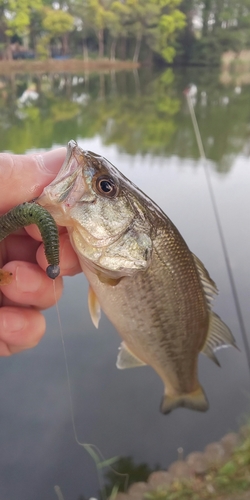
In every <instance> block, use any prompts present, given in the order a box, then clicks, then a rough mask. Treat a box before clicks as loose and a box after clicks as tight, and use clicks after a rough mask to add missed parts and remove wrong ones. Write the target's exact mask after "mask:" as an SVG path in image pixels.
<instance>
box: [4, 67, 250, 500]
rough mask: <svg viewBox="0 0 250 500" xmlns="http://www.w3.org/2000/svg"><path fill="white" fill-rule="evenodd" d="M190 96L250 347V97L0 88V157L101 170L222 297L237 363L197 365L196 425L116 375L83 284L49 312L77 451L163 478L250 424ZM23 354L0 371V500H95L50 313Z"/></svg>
mask: <svg viewBox="0 0 250 500" xmlns="http://www.w3.org/2000/svg"><path fill="white" fill-rule="evenodd" d="M189 83H193V84H195V85H196V86H197V95H196V97H195V98H194V107H195V111H196V114H197V120H198V122H199V126H200V130H201V136H202V140H203V143H204V147H205V151H206V155H207V157H208V162H207V167H208V172H209V179H210V181H211V185H212V190H213V194H214V197H215V200H216V204H217V207H218V212H219V217H220V221H221V225H222V228H223V233H224V238H225V242H226V246H227V252H228V255H229V259H230V265H231V269H232V272H233V276H234V280H235V284H236V288H237V292H238V296H239V302H240V306H241V310H242V314H243V318H244V322H245V325H246V331H247V335H248V342H250V307H249V297H250V293H249V289H250V285H249V283H250V276H249V261H250V237H249V227H250V225H249V222H250V216H249V214H250V197H249V191H250V168H249V153H250V98H249V95H250V94H249V92H250V86H245V87H239V86H235V85H233V84H231V85H230V86H228V87H224V86H223V85H222V84H221V83H220V81H219V76H218V74H217V72H213V71H211V70H206V71H205V70H195V71H194V70H192V71H191V70H188V71H185V72H181V71H176V72H173V71H172V70H171V69H168V70H166V71H165V72H163V73H158V74H154V73H151V72H150V71H149V70H147V71H145V70H144V71H141V72H139V73H137V72H134V73H128V72H126V73H125V72H122V73H117V74H116V73H111V74H104V73H102V74H100V75H98V74H94V75H89V74H82V75H60V74H56V75H39V76H34V75H25V76H22V75H17V76H15V77H14V76H12V77H11V78H7V77H6V78H4V77H0V106H1V114H0V129H1V133H0V149H1V151H12V152H16V153H25V152H30V151H34V150H35V151H39V150H46V149H50V148H54V147H57V146H59V145H66V143H67V142H68V140H70V139H76V140H77V141H78V143H79V145H80V146H81V147H83V148H84V149H90V150H92V151H94V152H96V153H98V154H101V155H103V156H105V157H106V158H108V159H109V160H110V161H111V162H112V163H113V164H114V165H115V166H116V167H118V168H119V170H121V172H123V173H124V174H125V175H126V176H127V177H129V178H130V179H131V180H132V181H133V182H134V183H135V184H137V185H138V186H139V187H140V188H141V189H142V190H143V191H144V192H145V193H146V194H148V195H149V196H150V197H151V198H153V199H154V200H155V201H156V203H157V204H158V205H159V206H160V207H161V208H162V209H163V210H164V211H165V212H166V213H167V215H168V216H169V217H170V218H171V220H172V221H173V222H174V223H175V224H176V226H177V227H178V229H179V230H180V232H181V233H182V235H183V236H184V238H185V240H186V242H187V243H188V245H189V247H190V249H191V250H192V251H193V252H194V253H195V254H196V255H197V256H198V257H199V258H200V259H201V260H202V261H203V263H204V264H205V266H206V268H207V269H208V270H209V273H210V275H211V277H212V278H213V279H214V280H215V282H216V283H217V286H218V288H219V291H220V294H219V296H218V297H217V298H216V300H215V302H214V310H215V311H216V312H217V313H218V314H219V315H220V316H221V318H222V319H223V320H224V321H225V322H226V323H227V324H228V326H229V327H230V328H231V330H232V332H233V334H234V336H235V338H236V341H237V345H238V346H239V348H240V352H239V351H237V350H236V349H232V348H229V349H223V350H221V351H219V352H218V353H217V356H218V358H219V361H220V363H221V366H222V368H221V369H220V368H218V367H217V366H215V365H214V364H213V363H212V362H211V361H210V360H208V359H207V358H206V357H205V356H200V359H199V378H200V381H201V384H202V385H203V387H204V389H205V391H206V394H207V396H208V399H209V402H210V409H209V411H208V412H207V413H205V414H200V413H197V412H192V411H190V410H186V409H177V410H175V411H174V412H172V413H171V414H170V415H168V416H163V415H161V414H160V412H159V405H160V400H161V397H162V391H163V387H162V382H161V380H160V379H159V377H158V376H157V375H156V374H155V373H154V371H153V370H152V369H151V368H150V367H143V368H138V369H134V370H124V371H119V370H117V369H116V367H115V362H116V357H117V351H118V347H119V344H120V339H119V336H118V334H117V333H116V331H115V330H114V328H113V326H112V325H111V324H110V323H109V321H108V320H107V319H106V318H105V317H104V315H103V316H102V319H101V322H100V326H99V330H96V329H95V328H94V326H93V325H92V322H91V319H90V316H89V312H88V308H87V288H88V287H87V283H86V279H85V278H84V276H83V275H79V276H76V277H74V278H67V279H65V290H64V294H63V298H62V299H61V301H60V302H59V310H60V316H61V321H62V325H63V334H64V339H65V347H66V352H67V359H68V365H69V372H70V383H71V390H72V401H73V408H74V410H73V411H74V416H75V425H76V430H77V435H78V438H79V440H80V441H81V442H83V443H92V444H94V445H96V446H97V447H98V448H99V449H100V451H101V453H102V454H103V456H104V457H105V459H108V458H112V457H127V456H131V457H133V460H134V462H135V464H139V463H141V462H144V463H145V462H146V463H147V464H148V465H149V466H150V467H152V468H153V467H154V466H155V465H156V464H158V465H160V466H161V467H162V468H166V467H167V466H168V465H169V464H170V463H171V462H172V461H174V460H176V459H177V456H178V451H177V450H178V448H180V447H182V448H183V450H184V455H187V454H188V453H189V452H191V451H195V450H202V449H203V448H204V447H205V446H206V444H208V443H209V442H211V441H215V440H218V439H220V438H221V437H222V436H223V435H224V434H225V433H226V432H228V431H234V430H237V429H238V427H239V426H240V424H241V423H242V422H243V421H244V418H245V416H246V415H248V414H249V412H250V391H249V378H250V374H249V367H248V363H247V358H246V354H245V349H244V342H243V339H242V332H241V329H240V326H239V320H238V317H237V313H236V308H235V303H234V298H233V294H232V290H231V286H230V281H229V277H228V272H227V268H226V264H225V256H224V254H223V251H222V246H221V241H220V237H219V232H218V227H217V225H216V221H215V216H214V211H213V207H212V202H211V197H210V193H209V189H208V182H207V178H206V175H205V168H204V162H203V161H202V160H201V159H199V153H198V150H197V145H196V140H195V136H194V132H193V128H192V124H191V119H190V115H189V112H188V107H187V103H186V101H185V97H184V95H183V90H184V89H185V88H186V86H187V85H188V84H189ZM45 316H46V319H47V332H46V335H45V337H44V338H43V340H42V341H41V343H40V344H39V345H38V346H37V347H36V348H35V349H32V350H30V351H27V352H24V353H21V354H18V355H16V356H12V357H11V358H8V359H5V358H2V359H1V360H0V375H1V376H0V401H1V409H0V422H1V425H0V450H1V453H0V499H1V500H2V499H3V500H4V499H8V500H17V498H18V499H20V500H34V498H35V499H36V500H45V499H46V500H57V498H58V497H57V494H56V492H55V490H54V486H55V485H59V487H60V489H61V492H62V494H63V498H64V500H80V499H83V498H89V497H90V496H95V495H97V492H98V490H100V488H101V486H102V485H100V484H99V483H98V474H97V469H96V466H95V463H94V460H93V458H92V457H91V456H90V455H89V453H88V452H87V451H86V449H84V448H83V447H80V446H78V445H77V443H76V442H75V440H74V434H73V427H72V421H71V410H70V398H69V392H68V383H67V375H66V368H65V361H64V356H63V350H62V343H61V338H60V328H59V324H58V318H57V312H56V310H55V308H52V309H50V310H48V311H47V312H45Z"/></svg>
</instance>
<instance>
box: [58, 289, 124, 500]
mask: <svg viewBox="0 0 250 500" xmlns="http://www.w3.org/2000/svg"><path fill="white" fill-rule="evenodd" d="M53 290H54V297H55V307H56V312H57V319H58V324H59V332H60V338H61V343H62V349H63V357H64V362H65V368H66V379H67V386H68V395H69V406H70V417H71V423H72V429H73V435H74V439H75V442H76V444H77V445H78V446H81V447H82V448H84V449H85V450H86V451H87V452H88V454H89V455H90V456H91V458H92V459H93V460H94V462H95V465H96V470H97V477H98V484H99V487H100V489H101V490H102V498H103V500H107V496H106V492H105V485H104V478H103V473H102V470H103V468H104V467H109V468H110V469H111V470H112V471H113V472H114V473H115V474H116V475H117V476H123V477H125V483H126V480H127V476H128V475H127V474H122V473H120V472H117V471H116V470H115V469H113V467H111V464H112V463H114V462H116V461H117V459H118V457H113V458H110V459H105V457H104V456H103V454H102V453H101V451H100V450H99V448H98V447H97V446H96V445H95V444H91V443H83V442H81V441H80V439H79V438H78V434H77V430H76V423H75V413H74V405H73V399H72V387H71V381H70V371H69V363H68V358H67V352H66V347H65V340H64V335H63V328H62V322H61V317H60V312H59V306H58V302H57V298H56V284H55V280H54V281H53ZM54 489H55V492H56V494H57V496H58V499H59V500H61V499H62V500H63V496H62V493H61V491H60V488H59V486H55V488H54ZM60 495H61V496H60Z"/></svg>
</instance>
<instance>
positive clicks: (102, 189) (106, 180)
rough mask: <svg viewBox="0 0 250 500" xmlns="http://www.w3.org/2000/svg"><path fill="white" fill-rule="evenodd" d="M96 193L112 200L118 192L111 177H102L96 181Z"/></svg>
mask: <svg viewBox="0 0 250 500" xmlns="http://www.w3.org/2000/svg"><path fill="white" fill-rule="evenodd" d="M96 188H97V191H98V192H99V193H100V194H102V195H104V196H109V197H110V198H113V197H114V196H115V195H116V194H117V192H118V186H117V185H116V184H115V182H114V181H113V179H111V177H107V176H102V177H98V179H96Z"/></svg>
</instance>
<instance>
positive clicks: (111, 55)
mask: <svg viewBox="0 0 250 500" xmlns="http://www.w3.org/2000/svg"><path fill="white" fill-rule="evenodd" d="M116 44H117V38H113V40H112V43H111V47H110V59H111V61H115V51H116Z"/></svg>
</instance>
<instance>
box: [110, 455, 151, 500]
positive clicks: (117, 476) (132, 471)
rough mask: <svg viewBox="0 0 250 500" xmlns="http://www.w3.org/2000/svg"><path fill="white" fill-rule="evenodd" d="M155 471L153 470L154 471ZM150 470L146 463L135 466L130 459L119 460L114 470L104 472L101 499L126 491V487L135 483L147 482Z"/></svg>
mask: <svg viewBox="0 0 250 500" xmlns="http://www.w3.org/2000/svg"><path fill="white" fill-rule="evenodd" d="M154 470H155V469H154ZM152 471H153V469H151V468H150V467H149V466H148V465H147V464H146V463H142V464H138V465H136V464H135V463H134V461H133V459H132V458H131V457H122V458H119V459H118V460H117V462H116V464H115V466H114V469H110V470H108V472H106V474H105V477H106V481H107V483H106V485H105V488H104V491H103V495H101V497H103V498H105V497H106V496H110V495H111V494H112V492H113V491H114V487H115V489H116V491H127V489H128V487H129V486H130V485H131V484H133V483H134V482H137V481H147V479H148V476H149V474H151V472H152Z"/></svg>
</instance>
